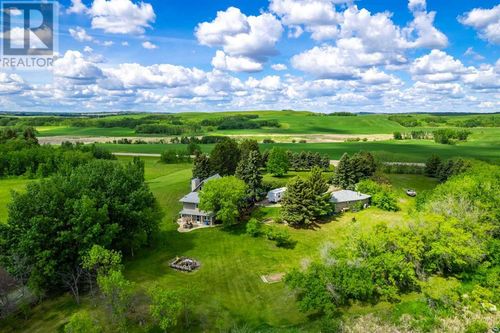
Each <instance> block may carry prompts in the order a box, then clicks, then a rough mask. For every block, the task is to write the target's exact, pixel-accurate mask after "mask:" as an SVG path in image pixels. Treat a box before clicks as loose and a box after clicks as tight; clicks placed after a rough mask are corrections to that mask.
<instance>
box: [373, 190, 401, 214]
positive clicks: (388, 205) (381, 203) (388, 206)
mask: <svg viewBox="0 0 500 333" xmlns="http://www.w3.org/2000/svg"><path fill="white" fill-rule="evenodd" d="M372 204H373V205H374V206H375V207H378V208H380V209H382V210H386V211H389V212H397V211H398V210H399V207H398V204H397V199H396V197H395V195H394V194H393V193H392V192H390V191H389V190H387V189H383V190H382V191H380V192H378V193H375V194H374V195H373V196H372Z"/></svg>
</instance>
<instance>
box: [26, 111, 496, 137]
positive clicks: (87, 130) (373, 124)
mask: <svg viewBox="0 0 500 333" xmlns="http://www.w3.org/2000/svg"><path fill="white" fill-rule="evenodd" d="M149 116H152V117H159V118H158V120H156V123H157V124H169V122H168V121H167V120H166V119H162V118H161V117H162V115H161V114H154V115H152V114H130V115H120V116H101V117H100V118H99V119H102V120H108V121H110V122H112V121H119V120H123V119H133V120H138V121H140V120H141V119H145V120H146V119H148V118H147V117H149ZM163 116H167V115H165V114H163ZM168 116H170V117H174V118H175V119H178V120H179V121H180V122H183V123H186V124H195V123H201V122H202V121H203V120H217V119H221V118H228V117H235V116H255V117H257V118H256V119H255V121H276V122H278V123H279V125H280V126H279V127H266V126H263V127H261V128H244V129H217V128H215V127H213V126H212V127H207V126H205V127H202V128H201V129H200V128H199V129H198V130H197V131H196V132H192V133H185V135H242V134H245V135H252V134H254V135H264V134H267V135H272V134H286V135H297V134H337V135H353V134H359V135H363V134H392V133H393V132H395V131H401V132H405V131H407V132H409V131H412V130H435V129H436V128H444V127H449V128H454V127H456V126H458V125H459V124H460V123H463V122H465V121H468V120H473V119H476V118H478V117H479V118H488V119H492V120H491V121H493V122H495V123H496V124H497V125H496V126H498V123H499V120H498V119H499V116H498V115H441V116H439V117H436V116H435V115H429V114H412V115H410V116H411V118H412V119H414V120H415V121H416V122H417V124H416V126H412V127H405V126H403V125H401V124H400V123H398V122H396V121H394V118H393V116H394V115H389V114H362V115H357V116H344V115H334V116H331V115H330V116H329V115H326V114H320V113H313V112H309V111H244V112H241V111H240V112H212V113H205V112H188V113H175V114H170V115H168ZM403 117H404V116H403ZM31 118H36V117H31ZM26 119H29V117H28V118H26ZM252 121H254V120H252ZM115 126H116V125H115ZM36 128H37V130H38V131H39V132H40V136H82V137H92V136H117V137H120V136H122V137H125V136H126V137H134V136H164V135H159V134H148V135H144V134H137V133H136V132H135V130H134V126H132V127H130V128H128V127H114V126H112V127H96V126H95V125H92V124H85V126H84V127H80V126H79V127H76V126H72V125H71V123H69V120H67V121H61V123H59V124H57V125H53V126H36ZM474 128H475V129H477V127H474Z"/></svg>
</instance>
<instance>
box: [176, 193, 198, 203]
mask: <svg viewBox="0 0 500 333" xmlns="http://www.w3.org/2000/svg"><path fill="white" fill-rule="evenodd" d="M179 201H180V202H188V203H195V204H198V203H200V197H199V196H198V192H190V193H188V194H186V195H185V196H183V197H182V199H181V200H179Z"/></svg>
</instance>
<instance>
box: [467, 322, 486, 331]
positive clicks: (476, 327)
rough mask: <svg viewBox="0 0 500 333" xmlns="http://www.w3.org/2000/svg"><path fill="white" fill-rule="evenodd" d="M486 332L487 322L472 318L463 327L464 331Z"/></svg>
mask: <svg viewBox="0 0 500 333" xmlns="http://www.w3.org/2000/svg"><path fill="white" fill-rule="evenodd" d="M487 332H488V324H486V323H485V322H484V321H480V320H474V321H473V322H471V323H470V324H469V325H467V328H466V329H465V333H487Z"/></svg>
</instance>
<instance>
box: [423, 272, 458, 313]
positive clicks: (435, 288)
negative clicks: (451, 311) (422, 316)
mask: <svg viewBox="0 0 500 333" xmlns="http://www.w3.org/2000/svg"><path fill="white" fill-rule="evenodd" d="M458 288H460V282H459V281H458V280H457V279H455V278H452V277H450V278H443V277H439V276H433V277H430V278H429V280H428V281H427V282H423V283H422V292H423V293H424V295H425V298H426V299H427V302H428V304H429V306H430V307H432V308H437V307H443V308H452V307H455V306H456V305H457V304H458V301H459V299H460V297H459V294H458V292H457V290H458Z"/></svg>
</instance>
